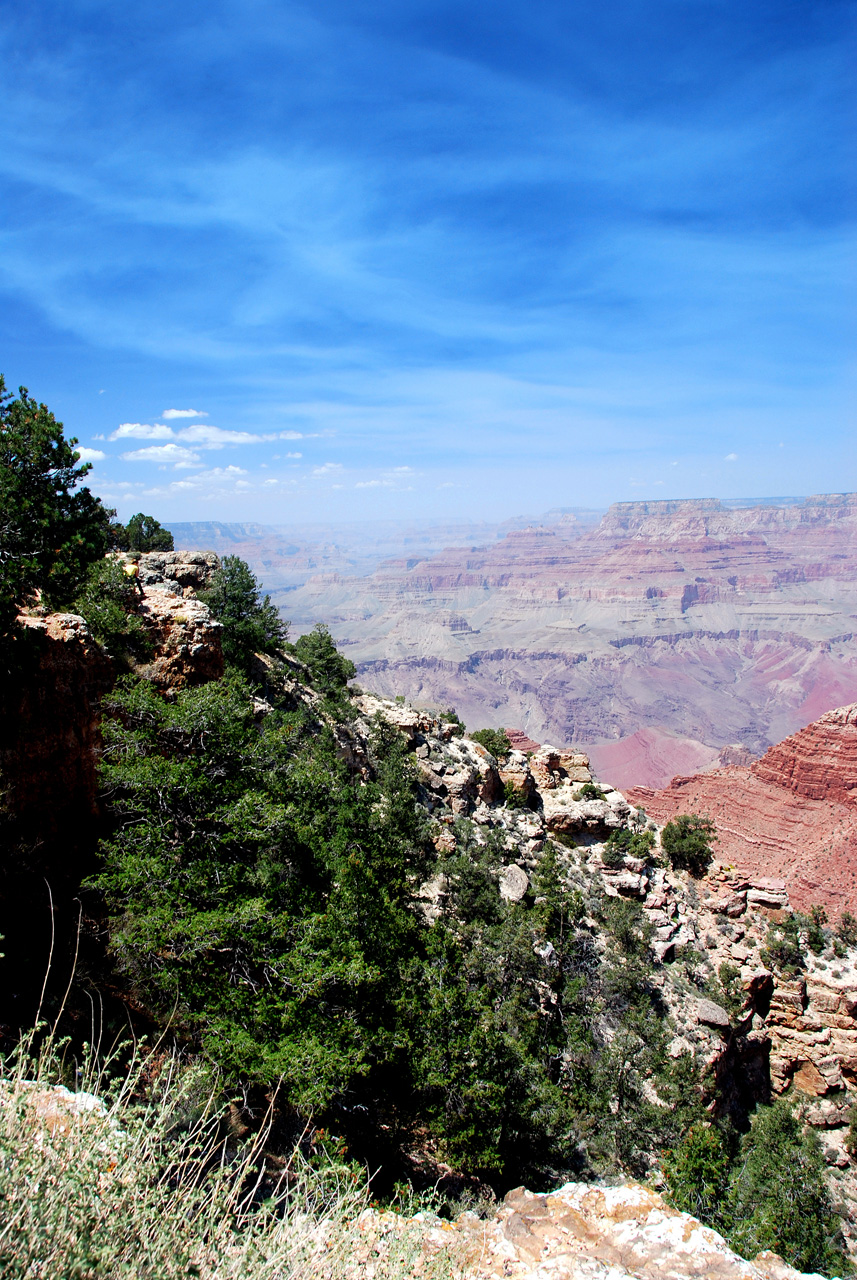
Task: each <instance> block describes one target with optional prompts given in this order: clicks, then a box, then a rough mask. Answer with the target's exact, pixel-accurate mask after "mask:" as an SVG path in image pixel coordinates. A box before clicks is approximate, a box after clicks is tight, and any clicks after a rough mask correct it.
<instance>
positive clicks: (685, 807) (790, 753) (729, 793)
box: [626, 703, 857, 916]
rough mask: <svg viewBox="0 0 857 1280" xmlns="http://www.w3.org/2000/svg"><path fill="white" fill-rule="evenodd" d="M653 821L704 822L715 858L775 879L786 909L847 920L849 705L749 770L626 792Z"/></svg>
mask: <svg viewBox="0 0 857 1280" xmlns="http://www.w3.org/2000/svg"><path fill="white" fill-rule="evenodd" d="M626 794H627V796H628V799H629V801H630V802H631V803H632V804H636V805H640V806H641V807H642V808H644V809H645V810H646V813H647V814H649V816H650V817H652V818H653V819H654V820H655V821H656V822H661V823H662V822H666V821H668V820H669V819H670V818H672V817H674V816H675V815H676V814H677V813H707V814H709V815H710V816H711V817H712V818H713V819H714V821H715V823H716V824H717V830H718V835H719V843H718V846H717V854H718V857H719V858H720V860H721V861H722V862H727V863H730V864H732V865H733V866H734V867H735V868H736V869H737V870H739V871H741V872H744V873H745V874H748V875H756V876H759V875H761V876H776V877H781V878H782V880H783V883H784V885H785V887H786V888H787V890H788V893H789V897H790V898H791V901H792V902H793V904H794V905H795V906H796V907H798V908H799V909H801V910H807V909H808V907H809V906H810V905H811V904H813V903H818V904H819V905H821V906H823V907H825V909H826V910H827V911H828V913H829V914H831V915H832V916H838V915H840V914H841V913H842V911H843V910H849V911H851V912H857V857H855V850H857V703H854V704H851V705H849V706H846V707H839V708H838V709H836V710H834V711H830V712H828V713H827V714H826V715H823V716H822V717H821V718H820V719H819V720H817V721H815V722H814V723H813V724H810V725H808V726H807V727H806V728H804V729H802V730H800V731H799V732H798V733H795V734H793V735H791V736H790V737H788V738H786V739H785V741H783V742H780V743H777V744H776V745H775V746H773V747H771V748H770V750H768V751H767V752H766V753H765V754H764V755H763V756H762V758H761V759H760V760H757V761H756V762H755V763H754V764H752V765H750V766H745V767H740V766H729V767H726V768H719V769H713V770H710V771H708V772H705V773H697V774H693V775H690V776H688V777H681V776H679V777H676V778H673V780H672V781H671V782H670V784H669V786H667V787H665V788H662V789H655V788H647V787H635V788H631V789H630V790H628V791H627V793H626Z"/></svg>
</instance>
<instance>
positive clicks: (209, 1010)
mask: <svg viewBox="0 0 857 1280" xmlns="http://www.w3.org/2000/svg"><path fill="white" fill-rule="evenodd" d="M105 711H106V714H107V719H106V720H105V726H104V735H105V747H104V782H105V785H106V787H107V790H108V793H109V794H110V796H111V798H112V814H113V820H114V822H115V823H116V835H115V836H113V837H111V838H109V839H107V840H106V841H105V842H104V844H103V847H102V855H103V859H104V865H103V869H102V871H101V873H100V875H99V876H98V877H97V879H96V881H95V883H96V885H97V887H98V888H100V890H101V891H102V892H103V893H104V895H105V898H106V903H107V907H108V909H109V912H110V939H111V947H112V950H113V953H114V955H115V957H116V960H117V963H118V965H119V967H120V969H121V971H122V972H123V973H124V974H125V975H126V976H127V979H128V980H129V981H130V982H131V983H132V984H133V987H134V989H135V990H136V992H137V993H138V998H139V999H140V1000H142V1001H143V1002H144V1003H145V1004H146V1006H147V1007H148V1008H149V1009H151V1010H153V1011H154V1012H155V1013H157V1014H158V1015H160V1016H163V1017H168V1016H172V1017H173V1018H174V1022H175V1024H176V1025H178V1026H180V1027H182V1028H184V1029H185V1030H186V1031H187V1032H188V1033H189V1034H191V1035H192V1036H193V1037H194V1040H195V1042H196V1043H197V1044H199V1045H200V1046H201V1047H202V1048H203V1050H204V1051H205V1052H206V1053H208V1054H209V1055H210V1056H211V1058H212V1059H213V1060H214V1061H216V1062H217V1063H218V1064H219V1065H220V1066H221V1067H222V1068H223V1069H224V1070H225V1071H226V1072H227V1074H228V1076H229V1078H230V1079H233V1080H235V1079H243V1080H249V1081H251V1082H253V1081H254V1082H257V1083H259V1084H269V1083H270V1082H272V1081H275V1080H277V1079H281V1080H282V1081H283V1082H284V1084H285V1085H286V1087H287V1089H288V1093H289V1097H290V1098H291V1100H292V1101H293V1102H294V1103H297V1104H299V1105H302V1106H304V1107H307V1108H310V1107H319V1106H325V1105H328V1104H329V1103H330V1102H331V1100H332V1099H333V1098H334V1097H335V1096H337V1095H338V1094H340V1093H342V1092H344V1091H345V1090H346V1089H347V1088H348V1087H349V1085H350V1084H351V1082H352V1081H354V1080H356V1079H358V1078H359V1077H360V1076H361V1075H363V1074H365V1073H366V1072H367V1071H368V1070H369V1068H370V1064H371V1063H372V1062H374V1061H375V1060H376V1059H377V1057H378V1055H379V1054H382V1053H383V1046H384V1045H385V1043H386V1042H387V1040H388V1038H389V1037H393V1038H395V1035H396V1027H397V1021H398V1017H399V1015H398V1013H397V1001H398V1000H399V999H400V997H401V980H400V978H399V976H398V966H399V961H400V958H402V957H407V956H409V955H411V954H412V953H413V951H414V949H415V947H416V944H417V935H418V932H419V917H418V914H417V908H416V901H415V892H416V887H417V884H418V875H419V871H420V868H421V867H423V866H424V865H425V853H424V851H423V848H422V845H423V836H422V827H421V825H420V817H419V813H418V811H417V809H416V807H415V805H414V802H413V798H412V788H413V775H412V772H411V770H412V766H411V765H410V764H409V762H408V761H407V757H406V754H405V748H404V744H403V743H402V741H401V740H400V738H399V737H398V736H397V735H396V734H395V733H394V731H392V730H391V731H390V733H389V734H388V736H387V738H386V740H385V741H384V743H383V748H379V751H381V754H382V756H383V758H382V759H381V758H379V761H378V769H379V778H380V780H379V781H378V782H377V783H374V784H364V783H363V782H362V781H361V780H360V778H359V776H358V777H356V778H354V779H352V778H351V777H349V775H348V771H347V769H346V767H345V765H344V764H342V763H341V762H340V761H339V760H338V759H337V754H336V744H335V740H334V739H333V737H332V734H331V733H330V732H329V731H328V730H326V729H321V728H320V727H319V726H317V725H313V724H311V723H309V722H306V721H303V720H302V719H301V718H300V717H295V716H291V717H290V716H284V715H281V714H280V713H272V714H271V715H268V716H267V717H266V718H265V721H264V723H263V725H262V726H261V728H259V727H257V726H256V724H255V721H254V717H253V707H252V701H251V699H250V697H249V691H248V689H247V686H246V685H245V684H244V683H243V681H242V680H241V678H240V677H239V676H238V675H237V673H236V674H235V675H233V676H232V677H231V678H230V679H227V680H224V681H221V682H213V683H211V684H208V685H205V686H203V687H202V688H200V689H195V690H184V691H183V692H181V693H179V695H178V697H177V698H176V699H175V701H174V702H166V701H165V700H164V699H162V698H161V697H159V696H158V694H157V692H156V691H155V690H154V689H153V688H152V687H151V686H150V685H148V684H146V683H145V682H133V681H128V680H125V681H123V682H120V686H119V688H118V690H117V691H116V693H115V694H114V695H113V697H112V698H111V699H110V700H109V701H108V702H107V704H106V707H105ZM346 1008H347V1009H348V1016H347V1017H346V1016H343V1009H346Z"/></svg>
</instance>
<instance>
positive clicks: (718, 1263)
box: [356, 1182, 820, 1280]
mask: <svg viewBox="0 0 857 1280" xmlns="http://www.w3.org/2000/svg"><path fill="white" fill-rule="evenodd" d="M360 1228H361V1231H362V1233H363V1236H364V1238H365V1240H366V1249H365V1255H366V1259H367V1261H368V1259H369V1258H370V1257H373V1258H377V1257H378V1256H380V1257H383V1256H384V1255H385V1253H386V1252H387V1251H388V1250H389V1247H390V1245H389V1241H390V1238H391V1237H392V1236H395V1235H396V1234H397V1233H401V1232H402V1231H405V1230H407V1231H409V1232H411V1233H413V1232H414V1231H416V1232H417V1233H418V1234H420V1235H421V1236H422V1240H423V1249H424V1252H425V1253H426V1254H427V1255H431V1254H432V1253H434V1252H438V1251H441V1250H443V1251H447V1252H450V1253H451V1254H452V1256H453V1257H454V1258H455V1259H456V1262H457V1263H458V1267H459V1268H460V1270H458V1272H457V1273H458V1274H459V1275H461V1276H462V1280H501V1277H502V1278H504V1280H505V1277H511V1278H512V1280H624V1278H625V1277H634V1278H636V1280H691V1277H694V1278H695V1280H696V1278H698V1277H703V1276H704V1277H710V1278H713V1277H718V1278H719V1280H800V1277H801V1275H802V1274H803V1273H801V1272H798V1271H795V1270H794V1269H793V1268H792V1267H790V1266H788V1265H787V1264H786V1263H785V1262H783V1260H782V1258H778V1257H777V1256H776V1254H773V1253H767V1252H766V1253H762V1254H759V1256H758V1257H757V1258H756V1259H755V1260H754V1261H753V1262H748V1261H746V1260H745V1259H744V1258H740V1257H739V1256H738V1255H737V1254H736V1253H734V1252H733V1251H732V1249H730V1248H729V1246H728V1245H727V1244H726V1241H725V1240H724V1239H723V1237H722V1236H720V1235H718V1233H717V1232H716V1231H712V1230H711V1229H710V1228H709V1227H704V1226H703V1225H702V1224H701V1223H700V1222H697V1220H696V1219H695V1218H692V1217H690V1215H689V1214H686V1213H678V1212H677V1211H676V1210H675V1209H671V1208H670V1206H669V1205H667V1204H666V1203H665V1201H664V1200H662V1199H661V1197H660V1196H659V1195H657V1194H655V1193H654V1192H653V1191H650V1190H649V1189H648V1188H646V1187H642V1186H638V1185H636V1184H633V1183H632V1184H630V1185H625V1186H621V1185H620V1186H612V1187H601V1186H593V1185H592V1184H591V1183H585V1182H570V1183H567V1184H566V1185H565V1186H564V1187H561V1188H559V1190H557V1191H552V1192H549V1193H547V1194H545V1195H539V1194H536V1193H533V1192H531V1191H527V1190H526V1189H525V1188H523V1187H519V1188H517V1189H516V1190H515V1191H510V1192H509V1194H508V1195H507V1196H506V1198H505V1200H504V1201H503V1203H502V1205H501V1206H500V1207H499V1209H498V1210H497V1211H496V1213H495V1214H494V1215H493V1216H492V1217H490V1218H488V1219H487V1220H484V1221H483V1220H480V1219H479V1218H477V1217H476V1215H475V1214H463V1215H462V1216H461V1217H460V1218H459V1219H458V1220H457V1222H455V1223H453V1224H449V1223H442V1222H441V1221H440V1219H435V1218H433V1216H432V1215H430V1214H422V1215H420V1216H419V1218H418V1219H417V1220H413V1219H412V1220H411V1221H409V1222H406V1221H405V1220H404V1219H401V1218H398V1217H397V1216H396V1215H395V1214H391V1213H379V1212H377V1211H367V1212H366V1213H365V1214H364V1215H363V1216H362V1218H361V1219H360ZM356 1261H357V1262H358V1265H359V1264H360V1263H362V1262H363V1256H362V1255H360V1256H358V1258H357V1259H356ZM805 1280H806V1277H805ZM815 1280H820V1277H816V1278H815Z"/></svg>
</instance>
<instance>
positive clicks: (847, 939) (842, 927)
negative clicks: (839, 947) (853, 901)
mask: <svg viewBox="0 0 857 1280" xmlns="http://www.w3.org/2000/svg"><path fill="white" fill-rule="evenodd" d="M836 934H837V937H838V938H839V939H840V940H841V941H842V942H843V943H844V944H845V946H846V947H857V918H855V917H854V916H853V915H852V914H851V912H850V911H843V912H842V915H841V916H840V917H839V924H838V925H837V926H836Z"/></svg>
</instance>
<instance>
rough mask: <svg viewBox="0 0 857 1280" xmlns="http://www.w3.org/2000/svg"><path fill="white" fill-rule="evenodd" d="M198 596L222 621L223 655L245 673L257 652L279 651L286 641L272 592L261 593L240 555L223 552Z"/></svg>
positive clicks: (284, 627) (284, 626)
mask: <svg viewBox="0 0 857 1280" xmlns="http://www.w3.org/2000/svg"><path fill="white" fill-rule="evenodd" d="M199 598H200V600H202V601H203V602H204V603H205V604H207V605H208V607H209V609H210V610H211V612H212V613H213V615H214V617H215V618H217V620H218V622H220V623H222V625H223V633H222V643H223V657H224V659H225V660H226V662H227V663H228V664H229V665H230V666H233V667H237V668H238V670H239V671H243V672H244V674H245V675H247V674H249V671H250V666H251V663H252V660H253V655H254V654H255V653H276V652H277V650H278V649H280V648H282V646H283V645H284V644H285V642H286V637H287V635H288V625H287V624H286V623H285V622H283V620H282V618H281V617H280V615H279V613H278V611H277V609H276V608H275V606H274V605H273V604H271V597H270V596H267V595H266V596H264V597H263V596H262V594H261V591H260V588H259V583H258V582H257V580H256V578H255V576H254V574H253V572H252V571H251V569H250V566H249V565H248V564H247V563H246V561H244V560H242V559H241V558H240V556H224V558H223V561H222V563H221V566H220V568H219V569H218V570H217V572H216V573H215V574H214V577H213V578H212V579H211V585H210V587H209V588H208V590H207V591H201V592H200V593H199Z"/></svg>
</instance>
